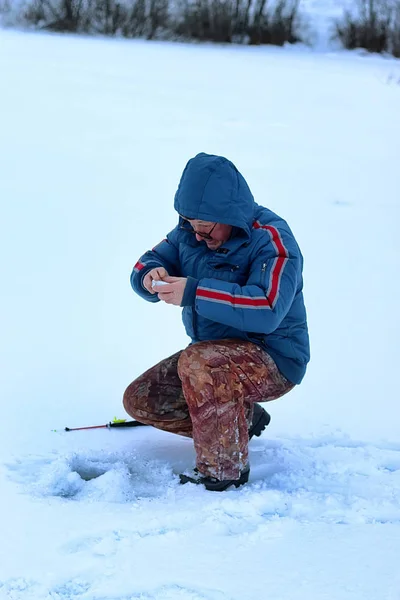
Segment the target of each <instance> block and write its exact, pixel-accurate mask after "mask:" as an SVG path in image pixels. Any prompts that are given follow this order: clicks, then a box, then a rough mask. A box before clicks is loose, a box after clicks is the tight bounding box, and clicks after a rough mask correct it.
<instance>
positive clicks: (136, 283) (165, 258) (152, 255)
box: [131, 228, 180, 302]
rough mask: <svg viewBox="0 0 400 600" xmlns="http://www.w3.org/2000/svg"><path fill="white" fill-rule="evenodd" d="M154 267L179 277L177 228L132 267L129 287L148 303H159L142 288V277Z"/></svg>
mask: <svg viewBox="0 0 400 600" xmlns="http://www.w3.org/2000/svg"><path fill="white" fill-rule="evenodd" d="M155 267H164V269H165V270H166V271H167V272H168V274H169V275H171V276H173V277H179V276H180V263H179V251H178V242H177V228H175V229H173V230H172V231H171V232H170V233H169V234H168V235H167V237H166V238H165V239H164V240H162V241H161V242H160V243H159V244H157V246H155V247H154V248H153V249H152V250H148V251H147V252H145V253H144V254H143V255H142V256H141V257H140V258H139V260H138V261H137V263H136V264H135V266H134V267H133V271H132V274H131V286H132V288H133V290H134V291H135V292H136V293H137V294H139V296H141V297H142V298H144V299H145V300H148V301H149V302H159V301H160V300H159V298H158V295H157V294H150V292H148V291H147V290H146V288H145V287H144V286H143V278H144V276H145V275H146V274H147V273H148V272H149V271H151V269H154V268H155Z"/></svg>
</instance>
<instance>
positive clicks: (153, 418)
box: [123, 340, 294, 480]
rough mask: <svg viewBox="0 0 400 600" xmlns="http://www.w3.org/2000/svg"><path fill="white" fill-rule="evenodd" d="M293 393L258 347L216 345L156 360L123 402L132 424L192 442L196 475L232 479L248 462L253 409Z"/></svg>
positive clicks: (201, 345) (226, 342)
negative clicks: (258, 404)
mask: <svg viewBox="0 0 400 600" xmlns="http://www.w3.org/2000/svg"><path fill="white" fill-rule="evenodd" d="M293 387H294V384H293V383H291V382H290V381H288V380H287V379H286V378H285V377H284V376H283V375H282V374H281V373H280V371H279V370H278V368H277V367H276V365H275V362H274V361H273V360H272V358H271V357H270V356H269V354H267V353H266V352H265V351H264V350H262V348H260V347H259V346H256V345H255V344H253V343H251V342H243V341H241V340H218V341H207V342H199V343H197V344H193V345H192V346H188V347H187V348H186V349H185V350H183V351H181V352H177V353H176V354H173V355H172V356H170V357H169V358H166V359H165V360H162V361H161V362H160V363H158V364H157V365H155V366H154V367H152V368H151V369H149V370H148V371H146V372H145V373H143V374H142V375H140V377H138V378H137V379H135V381H133V382H132V383H131V384H130V385H129V387H128V388H127V389H126V391H125V394H124V400H123V402H124V407H125V410H126V412H127V413H128V414H129V415H131V416H132V417H134V418H135V419H137V420H138V421H141V422H142V423H147V424H149V425H153V426H154V427H158V428H159V429H163V430H165V431H170V432H171V433H179V434H181V435H185V436H188V437H193V441H194V445H195V450H196V455H197V468H198V469H199V471H200V472H201V473H203V474H204V475H209V476H212V477H216V478H217V479H220V480H224V479H238V478H239V477H240V473H241V471H242V470H243V468H244V467H245V466H246V465H247V462H248V441H249V435H248V427H249V425H250V424H251V419H252V414H253V403H254V402H257V401H261V402H266V401H267V400H275V399H276V398H279V397H280V396H283V395H284V394H286V393H287V392H289V391H290V390H291V389H292V388H293Z"/></svg>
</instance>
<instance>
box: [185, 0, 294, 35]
mask: <svg viewBox="0 0 400 600" xmlns="http://www.w3.org/2000/svg"><path fill="white" fill-rule="evenodd" d="M299 3H300V0H274V1H273V2H272V4H270V3H269V2H268V0H181V2H180V4H179V5H178V6H179V10H178V14H177V16H176V25H175V32H176V33H177V34H178V35H183V36H184V37H187V38H191V39H197V40H203V41H204V40H207V41H213V42H239V43H244V42H245V43H250V44H276V45H279V46H282V45H283V44H284V43H285V42H296V41H298V40H299V38H300V36H299V35H298V34H297V32H296V27H297V18H298V9H299Z"/></svg>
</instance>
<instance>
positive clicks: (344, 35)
mask: <svg viewBox="0 0 400 600" xmlns="http://www.w3.org/2000/svg"><path fill="white" fill-rule="evenodd" d="M335 33H336V37H338V38H339V39H340V41H341V42H342V44H343V45H344V47H345V48H347V49H349V50H353V49H355V48H364V49H366V50H368V51H369V52H378V53H381V52H389V53H391V54H393V55H394V56H397V57H400V0H358V1H357V6H356V10H355V11H349V10H346V11H345V12H344V15H343V17H342V18H341V19H340V20H338V21H337V22H336V23H335Z"/></svg>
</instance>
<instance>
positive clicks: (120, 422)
mask: <svg viewBox="0 0 400 600" xmlns="http://www.w3.org/2000/svg"><path fill="white" fill-rule="evenodd" d="M146 425H147V423H140V421H127V420H126V419H117V418H116V417H114V419H113V420H112V421H110V422H109V423H106V424H105V425H89V426H88V427H64V431H83V430H85V429H114V427H144V426H146ZM52 431H54V432H55V433H58V432H59V431H60V430H59V429H52Z"/></svg>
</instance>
